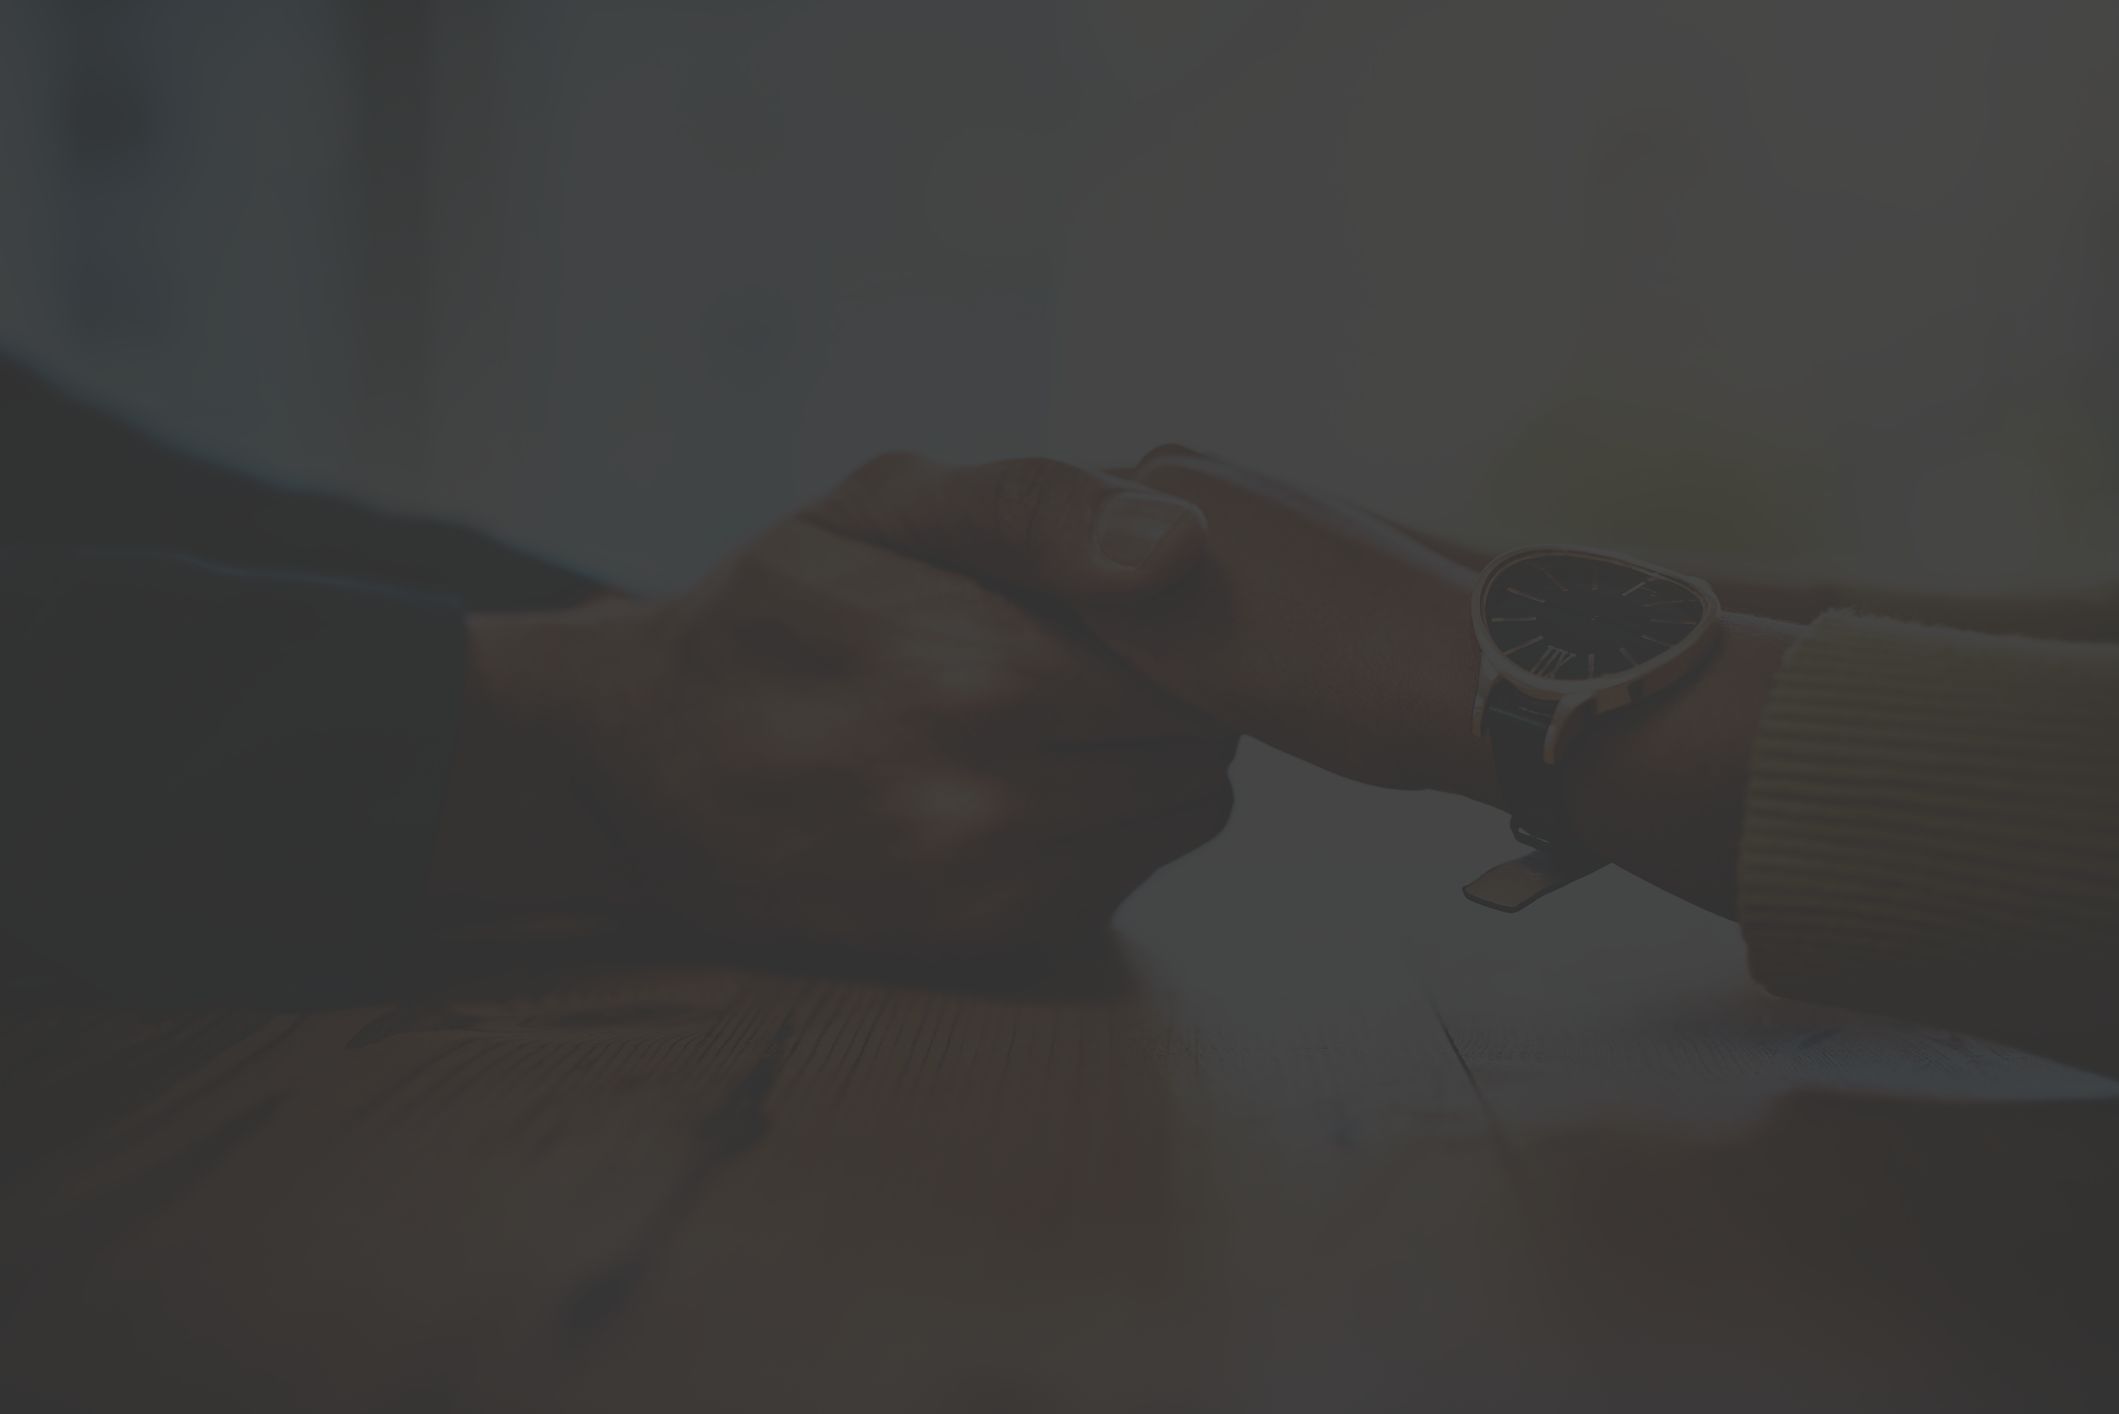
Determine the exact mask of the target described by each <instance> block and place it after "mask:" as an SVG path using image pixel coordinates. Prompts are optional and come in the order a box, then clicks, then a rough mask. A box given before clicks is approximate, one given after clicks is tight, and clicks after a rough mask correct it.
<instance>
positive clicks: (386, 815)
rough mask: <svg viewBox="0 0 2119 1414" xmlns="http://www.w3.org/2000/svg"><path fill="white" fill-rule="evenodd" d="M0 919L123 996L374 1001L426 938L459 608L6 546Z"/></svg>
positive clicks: (0, 647) (460, 646) (136, 558)
mask: <svg viewBox="0 0 2119 1414" xmlns="http://www.w3.org/2000/svg"><path fill="white" fill-rule="evenodd" d="M0 651H4V652H5V653H6V654H7V655H8V658H9V663H10V671H9V673H8V690H7V698H6V701H5V703H4V705H0V723H4V728H5V731H4V739H0V766H4V776H5V779H6V782H7V786H8V789H7V791H6V795H5V799H4V800H0V828H4V830H5V837H6V838H5V846H6V852H5V859H4V862H0V888H4V902H0V926H4V927H5V928H6V929H7V930H8V931H9V932H10V933H13V934H14V935H16V937H17V939H18V940H19V941H22V942H27V943H28V944H30V945H31V946H33V947H35V948H37V949H39V950H41V951H43V952H45V953H47V954H48V955H50V956H51V957H52V958H53V959H54V960H56V961H57V962H59V963H61V964H63V965H64V966H65V967H66V968H67V969H69V970H71V971H72V972H74V973H76V974H79V975H81V976H83V977H85V978H88V979H90V980H92V981H94V982H97V983H101V984H104V985H107V986H112V987H119V988H124V989H127V990H143V989H144V990H150V991H153V992H156V993H158V994H165V995H166V994H173V993H183V992H190V991H193V990H204V991H210V992H224V991H225V990H226V988H227V987H228V986H229V985H231V984H239V985H241V986H242V987H244V988H250V987H263V988H268V989H273V990H284V989H286V988H290V987H291V988H294V989H297V990H309V989H322V990H323V991H327V992H328V991H335V990H337V989H339V988H342V987H348V986H352V987H359V986H363V985H367V984H370V983H373V982H375V981H378V980H380V979H383V978H385V977H388V976H391V975H394V974H396V973H397V972H399V971H401V970H402V968H403V966H404V965H405V963H406V962H407V961H408V960H410V959H411V958H413V957H415V956H416V955H417V954H418V953H419V952H420V951H421V950H422V948H423V947H424V937H425V932H424V929H423V927H422V921H421V920H422V913H423V905H424V899H425V893H426V889H427V883H428V878H427V873H428V867H429V860H430V857H431V854H432V850H433V844H434V837H435V831H436V829H437V826H438V822H439V818H440V812H441V808H442V800H443V796H444V792H445V790H446V787H447V782H448V774H449V769H450V763H451V759H452V756H453V753H454V746H455V739H456V732H457V726H458V718H459V713H460V710H461V703H462V694H463V674H464V655H465V645H464V629H463V619H462V613H461V610H460V607H459V605H458V604H457V603H456V602H455V601H453V600H450V599H444V598H437V597H430V596H424V595H419V594H413V593H408V592H404V591H401V590H395V589H387V588H380V587H376V586H372V585H363V584H357V583H351V582H338V581H331V580H324V579H310V578H300V577H294V576H267V575H258V574H251V573H242V572H235V571H229V570H225V569H218V568H214V567H211V566H208V565H205V564H201V563H198V562H195V561H188V560H182V559H175V558H169V557H159V556H145V555H124V554H112V553H106V552H96V551H59V550H45V551H33V552H9V553H0Z"/></svg>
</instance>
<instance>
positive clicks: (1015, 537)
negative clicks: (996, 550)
mask: <svg viewBox="0 0 2119 1414" xmlns="http://www.w3.org/2000/svg"><path fill="white" fill-rule="evenodd" d="M1080 490H1081V482H1080V473H1079V472H1078V471H1077V470H1076V469H1075V468H1074V467H1071V466H1069V465H1067V464H1066V463H1065V462H1057V461H1050V460H1046V459H1044V458H1037V457H1032V458H1026V459H1024V460H1021V461H1012V462H1002V463H1001V464H1000V465H999V466H997V467H996V468H995V469H994V477H993V518H994V526H995V530H996V531H997V532H998V534H999V535H1000V537H1001V539H1002V541H1003V542H1004V543H1006V544H1009V545H1013V546H1017V547H1022V548H1032V547H1036V546H1038V545H1041V544H1043V543H1045V542H1046V541H1047V540H1049V539H1050V538H1051V537H1052V536H1054V535H1055V534H1059V533H1063V532H1064V531H1065V530H1066V529H1068V528H1070V527H1071V523H1072V521H1073V520H1074V519H1076V518H1077V516H1078V513H1079V511H1080V509H1081V506H1082V497H1081V495H1080Z"/></svg>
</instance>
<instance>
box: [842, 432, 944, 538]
mask: <svg viewBox="0 0 2119 1414" xmlns="http://www.w3.org/2000/svg"><path fill="white" fill-rule="evenodd" d="M925 461H926V459H925V458H924V457H922V456H920V455H919V454H918V453H917V452H906V451H891V452H880V453H878V454H877V455H875V456H872V457H870V458H869V459H868V460H867V461H865V462H862V463H861V464H860V465H859V466H857V467H855V468H854V469H853V470H852V471H849V472H848V473H846V475H844V476H842V477H841V478H839V484H838V485H836V486H834V487H833V488H832V489H831V490H830V491H828V492H827V493H825V495H824V497H823V499H822V501H820V502H819V503H817V506H816V510H817V511H818V513H819V514H820V515H821V517H822V518H823V519H824V520H825V521H826V522H827V523H828V524H837V525H842V526H851V527H852V528H855V529H857V530H859V529H865V528H866V527H867V525H868V522H869V521H871V520H873V519H875V518H877V515H878V512H877V508H878V507H881V506H887V505H889V504H890V503H891V501H892V499H893V492H894V491H895V489H896V488H897V487H898V486H900V485H902V484H903V483H904V481H905V479H906V478H907V477H908V476H910V475H911V474H912V473H913V472H914V471H916V470H917V469H918V468H919V467H921V466H922V465H924V464H925Z"/></svg>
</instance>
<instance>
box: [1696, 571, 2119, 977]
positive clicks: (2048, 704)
mask: <svg viewBox="0 0 2119 1414" xmlns="http://www.w3.org/2000/svg"><path fill="white" fill-rule="evenodd" d="M2115 732H2119V645H2110V644H2075V643H2053V642H2046V641H2042V640H2037V639H2030V638H2020V637H2005V636H2000V635H1992V634H1977V633H1966V632H1961V631H1958V630H1954V629H1941V628H1928V627H1922V626H1918V625H1912V624H1905V623H1898V622H1894V621H1891V620H1888V619H1879V618H1873V617H1867V616H1863V615H1859V614H1855V613H1851V612H1835V613H1832V614H1828V615H1826V616H1825V617H1824V618H1822V619H1820V620H1819V621H1818V622H1817V623H1816V624H1815V625H1814V626H1813V627H1812V628H1811V629H1810V631H1809V633H1808V635H1807V636H1806V637H1805V638H1804V639H1803V641H1802V642H1801V643H1800V644H1798V645H1797V646H1796V647H1795V649H1794V650H1792V651H1791V653H1790V654H1789V657H1788V660H1787V662H1786V663H1785V664H1784V665H1783V667H1782V669H1781V671H1780V674H1779V676H1778V677H1777V678H1776V680H1775V684H1774V688H1773V692H1772V696H1771V698H1770V700H1769V702H1768V704H1767V708H1766V713H1765V717H1764V719H1763V722H1762V724H1761V727H1760V732H1759V740H1758V744H1757V748H1756V754H1755V757H1754V761H1753V768H1752V775H1751V783H1750V788H1749V794H1748V799H1747V805H1746V815H1745V825H1744V834H1743V842H1742V848H1741V856H1740V861H1739V874H1738V914H1739V917H1740V919H1741V920H1742V923H1743V929H1744V936H1745V939H1746V942H1747V944H1748V945H1749V948H1750V955H1751V969H1752V974H1753V975H1754V976H1755V977H1756V978H1757V979H1758V980H1759V981H1760V982H1761V983H1762V984H1764V985H1765V986H1767V987H1770V988H1772V989H1773V990H1775V991H1780V992H1784V993H1788V994H1792V995H1799V996H1804V997H1808V998H1812V999H1815V1000H1822V1001H1832V1002H1841V1003H1845V1004H1849V1005H1858V1006H1865V1007H1873V1008H1878V1009H1883V1010H1893V1011H1901V1012H1908V1013H1918V1014H1934V1013H1936V1012H1938V1011H1947V1012H1948V1014H1949V1015H1950V1016H1952V1017H1955V1018H1962V1017H1963V1016H1964V1015H1965V1014H1966V1007H1967V1005H1971V1006H1973V1007H1974V1008H1975V1009H1976V1008H1978V1007H1990V1008H1992V1009H1994V1010H1995V1011H1997V1012H2006V1013H2008V1014H2010V1015H2012V1016H2013V1015H2036V1014H2039V1013H2040V1012H2041V1011H2043V1010H2046V1009H2056V1010H2057V1009H2066V1008H2067V1007H2069V1006H2075V1005H2079V1003H2080V1001H2081V998H2080V997H2062V996H2058V995H2056V993H2057V992H2060V991H2064V990H2067V989H2072V988H2077V987H2081V986H2084V985H2089V984H2090V982H2089V979H2093V978H2095V979H2103V980H2104V981H2106V982H2110V981H2112V980H2114V979H2119V738H2115V736H2114V733H2115ZM2111 995H2112V994H2111V992H2110V991H2109V990H2104V989H2103V988H2099V989H2098V1004H2099V1005H2100V1006H2103V1007H2105V1008H2106V1009H2107V1010H2108V1009H2109V1007H2110V1006H2111V1005H2113V1003H2112V1002H2111V1001H2110V998H2111Z"/></svg>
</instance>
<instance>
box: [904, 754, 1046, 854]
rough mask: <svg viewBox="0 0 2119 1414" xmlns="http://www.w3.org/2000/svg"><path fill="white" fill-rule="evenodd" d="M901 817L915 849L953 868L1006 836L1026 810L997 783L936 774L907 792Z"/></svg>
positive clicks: (911, 848)
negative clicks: (1019, 807)
mask: <svg viewBox="0 0 2119 1414" xmlns="http://www.w3.org/2000/svg"><path fill="white" fill-rule="evenodd" d="M897 816H898V823H899V827H900V829H902V830H903V831H904V836H905V840H906V843H907V845H908V847H909V848H910V850H911V852H912V853H914V854H915V855H917V856H918V857H919V858H920V859H921V860H923V861H925V862H926V863H928V864H930V865H936V866H947V865H952V864H957V863H961V862H963V861H964V860H966V859H967V858H969V857H970V856H972V855H974V854H976V853H977V852H978V851H979V850H980V849H982V848H984V847H986V846H987V845H989V844H990V843H991V842H992V841H993V840H994V839H995V838H997V837H999V836H1002V835H1005V834H1006V833H1007V832H1008V831H1009V830H1010V829H1011V828H1012V827H1013V826H1014V825H1015V824H1016V823H1017V822H1018V821H1019V819H1020V817H1021V812H1020V810H1019V809H1018V807H1017V804H1016V802H1015V800H1014V798H1013V797H1012V796H1011V795H1010V793H1009V792H1008V791H1007V790H1006V789H1004V788H1003V787H1001V786H999V785H998V784H996V783H993V782H989V781H982V780H978V779H976V778H971V777H964V776H954V775H934V776H930V777H928V778H927V779H925V780H922V781H920V782H918V783H916V784H914V785H913V786H911V787H909V788H908V789H907V790H906V792H905V795H904V797H903V798H902V799H901V800H900V802H899V806H898V810H897Z"/></svg>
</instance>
